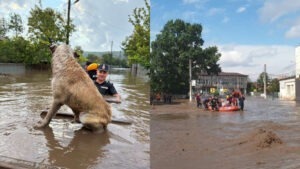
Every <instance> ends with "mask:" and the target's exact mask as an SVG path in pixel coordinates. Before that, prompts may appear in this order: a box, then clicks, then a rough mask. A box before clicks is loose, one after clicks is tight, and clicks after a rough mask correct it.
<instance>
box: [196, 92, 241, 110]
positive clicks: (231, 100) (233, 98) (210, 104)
mask: <svg viewBox="0 0 300 169" xmlns="http://www.w3.org/2000/svg"><path fill="white" fill-rule="evenodd" d="M195 100H196V102H197V107H198V108H200V107H202V104H203V106H204V108H205V109H206V110H214V111H218V110H219V107H225V106H238V107H239V109H240V110H242V111H243V110H244V101H245V96H244V95H243V94H242V93H241V92H239V91H233V92H232V93H231V95H227V96H226V99H225V98H221V97H217V96H209V97H206V98H205V99H204V100H203V101H202V99H201V96H200V94H199V93H197V94H196V96H195Z"/></svg>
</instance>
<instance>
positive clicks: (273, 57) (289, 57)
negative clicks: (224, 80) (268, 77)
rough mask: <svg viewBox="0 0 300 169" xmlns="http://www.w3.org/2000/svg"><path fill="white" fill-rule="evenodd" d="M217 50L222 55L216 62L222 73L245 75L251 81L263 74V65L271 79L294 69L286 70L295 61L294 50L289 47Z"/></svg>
mask: <svg viewBox="0 0 300 169" xmlns="http://www.w3.org/2000/svg"><path fill="white" fill-rule="evenodd" d="M218 48H219V51H220V53H221V55H222V56H221V58H220V61H219V62H218V63H219V64H220V65H221V68H222V71H224V72H238V73H242V74H246V75H249V77H250V78H251V79H252V80H256V79H257V77H258V76H259V74H260V73H261V72H263V66H264V64H266V65H267V73H268V74H272V75H273V77H277V76H280V75H282V74H284V73H289V74H290V73H291V72H293V71H294V69H295V68H294V67H290V69H289V70H287V67H289V66H290V63H291V62H292V61H294V60H295V54H294V53H295V48H293V47H291V46H283V45H282V46H279V45H272V46H259V45H219V46H218ZM274 61H275V62H274Z"/></svg>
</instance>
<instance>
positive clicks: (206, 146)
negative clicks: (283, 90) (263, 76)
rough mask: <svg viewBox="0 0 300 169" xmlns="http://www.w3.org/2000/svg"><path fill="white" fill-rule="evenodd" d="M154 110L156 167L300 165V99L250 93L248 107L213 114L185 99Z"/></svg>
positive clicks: (268, 167)
mask: <svg viewBox="0 0 300 169" xmlns="http://www.w3.org/2000/svg"><path fill="white" fill-rule="evenodd" d="M150 113H151V125H150V130H151V136H150V137H151V151H150V152H151V159H150V161H151V168H153V169H154V168H162V167H163V168H164V169H169V168H170V169H172V168H190V169H194V168H195V169H198V168H201V169H218V168H224V169H232V168H249V169H250V168H251V169H252V168H262V169H273V168H284V169H294V168H300V164H299V161H300V134H299V133H300V106H299V103H297V102H294V101H282V100H276V99H274V100H272V99H267V100H265V99H263V98H260V97H247V98H246V101H245V110H244V111H236V112H211V111H204V110H203V109H198V108H196V104H195V103H189V102H188V101H180V104H173V105H159V106H156V107H154V108H153V109H151V110H150ZM162 149H163V150H164V151H161V150H162ZM164 157H169V158H164Z"/></svg>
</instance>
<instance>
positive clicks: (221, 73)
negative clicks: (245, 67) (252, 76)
mask: <svg viewBox="0 0 300 169" xmlns="http://www.w3.org/2000/svg"><path fill="white" fill-rule="evenodd" d="M198 75H199V76H208V74H207V73H200V74H198ZM213 75H214V74H213ZM218 76H244V77H247V76H248V75H244V74H241V73H235V72H220V73H218Z"/></svg>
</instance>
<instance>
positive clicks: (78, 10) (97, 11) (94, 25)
mask: <svg viewBox="0 0 300 169" xmlns="http://www.w3.org/2000/svg"><path fill="white" fill-rule="evenodd" d="M74 1H75V0H71V2H74ZM41 2H42V8H47V7H51V8H53V9H54V10H56V11H59V12H61V13H63V14H64V16H65V17H67V12H66V11H67V2H68V0H42V1H41ZM38 3H39V1H38V0H0V16H1V17H4V18H6V19H8V18H9V13H17V14H20V15H21V16H22V18H23V25H24V26H26V25H27V19H28V17H29V11H30V10H31V8H33V7H34V5H36V4H38ZM136 7H144V0H80V1H79V2H78V3H76V4H74V5H72V6H71V19H73V23H74V24H75V25H76V29H77V31H76V32H75V33H73V34H72V36H71V37H70V44H71V46H72V47H74V46H81V47H82V48H83V50H84V51H110V49H111V42H112V41H113V50H121V43H122V41H124V40H125V38H126V36H129V35H131V33H132V31H133V26H132V25H131V23H129V22H128V18H129V15H132V13H133V9H134V8H136ZM26 30H27V29H26Z"/></svg>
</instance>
